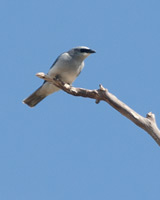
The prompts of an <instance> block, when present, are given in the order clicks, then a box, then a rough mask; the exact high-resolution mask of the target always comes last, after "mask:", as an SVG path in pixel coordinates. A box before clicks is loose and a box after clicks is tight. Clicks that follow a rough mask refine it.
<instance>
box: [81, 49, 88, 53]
mask: <svg viewBox="0 0 160 200" xmlns="http://www.w3.org/2000/svg"><path fill="white" fill-rule="evenodd" d="M80 52H81V53H89V49H80Z"/></svg>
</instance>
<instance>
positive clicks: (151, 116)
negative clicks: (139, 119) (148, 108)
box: [146, 112, 156, 123]
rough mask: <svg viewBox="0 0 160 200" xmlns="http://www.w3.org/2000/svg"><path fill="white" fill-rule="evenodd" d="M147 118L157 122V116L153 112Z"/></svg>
mask: <svg viewBox="0 0 160 200" xmlns="http://www.w3.org/2000/svg"><path fill="white" fill-rule="evenodd" d="M146 118H147V119H149V120H150V121H152V122H154V123H155V122H156V118H155V114H153V113H152V112H149V113H147V115H146Z"/></svg>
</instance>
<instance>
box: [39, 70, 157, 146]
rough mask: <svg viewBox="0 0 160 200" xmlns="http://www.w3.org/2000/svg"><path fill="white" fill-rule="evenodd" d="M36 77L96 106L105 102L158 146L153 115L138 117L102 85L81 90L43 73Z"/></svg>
mask: <svg viewBox="0 0 160 200" xmlns="http://www.w3.org/2000/svg"><path fill="white" fill-rule="evenodd" d="M36 76H38V77H39V78H41V79H44V80H46V81H48V82H50V83H52V84H54V85H56V86H57V87H59V88H60V89H62V90H63V91H65V92H67V93H68V94H71V95H74V96H81V97H86V98H91V99H96V103H97V104H98V103H99V102H100V101H105V102H107V103H108V104H110V105H111V106H112V107H113V108H114V109H116V110H117V111H118V112H120V113H121V114H122V115H124V116H125V117H127V118H128V119H130V120H131V121H132V122H133V123H135V124H136V125H137V126H139V127H140V128H142V129H144V130H145V131H146V132H147V133H149V134H150V136H151V137H152V138H153V139H154V140H155V141H156V142H157V144H158V145H160V130H159V129H158V127H157V124H156V120H155V115H154V114H153V113H151V112H149V113H148V114H147V115H146V117H143V116H141V115H139V114H138V113H136V112H135V111H134V110H133V109H131V108H130V107H128V106H127V105H126V104H124V103H123V102H122V101H120V100H119V99H117V97H116V96H114V95H113V94H111V93H109V92H108V90H107V89H105V88H104V87H103V86H102V85H99V87H100V88H99V89H97V90H88V89H83V88H75V87H73V86H71V85H69V84H67V83H64V82H63V81H61V80H59V79H52V78H50V77H49V76H48V75H46V74H44V73H43V72H40V73H37V74H36Z"/></svg>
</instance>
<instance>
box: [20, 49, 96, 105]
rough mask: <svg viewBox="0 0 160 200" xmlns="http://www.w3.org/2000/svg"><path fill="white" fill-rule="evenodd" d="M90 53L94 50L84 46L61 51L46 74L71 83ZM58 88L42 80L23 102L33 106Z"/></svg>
mask: <svg viewBox="0 0 160 200" xmlns="http://www.w3.org/2000/svg"><path fill="white" fill-rule="evenodd" d="M92 53H95V51H94V50H92V49H90V48H88V47H85V46H80V47H76V48H73V49H71V50H69V51H68V52H65V53H62V54H61V55H60V56H59V57H58V58H57V59H56V60H55V62H54V63H53V65H52V66H51V68H50V70H49V72H48V75H49V76H50V77H51V78H56V77H58V78H59V79H60V80H62V81H63V82H65V83H68V84H71V83H73V81H74V80H75V79H76V78H77V76H78V75H79V74H80V72H81V71H82V69H83V67H84V59H85V58H87V57H88V56H89V55H90V54H92ZM58 90H60V89H59V88H58V87H56V86H54V85H53V84H51V83H49V82H46V81H44V83H43V84H42V86H41V87H39V88H38V89H37V90H36V91H35V92H34V93H33V94H31V95H30V96H29V97H27V98H26V99H24V100H23V103H25V104H27V105H28V106H30V107H34V106H35V105H37V104H38V103H39V102H40V101H42V100H43V99H44V98H45V97H47V96H48V95H50V94H52V93H54V92H56V91H58Z"/></svg>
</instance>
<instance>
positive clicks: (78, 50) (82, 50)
mask: <svg viewBox="0 0 160 200" xmlns="http://www.w3.org/2000/svg"><path fill="white" fill-rule="evenodd" d="M68 53H69V54H70V55H71V56H72V57H76V58H77V59H81V60H84V59H85V58H87V57H88V56H89V55H90V54H92V53H96V52H95V51H94V50H92V49H90V48H88V47H85V46H79V47H75V48H73V49H71V50H70V51H68Z"/></svg>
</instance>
